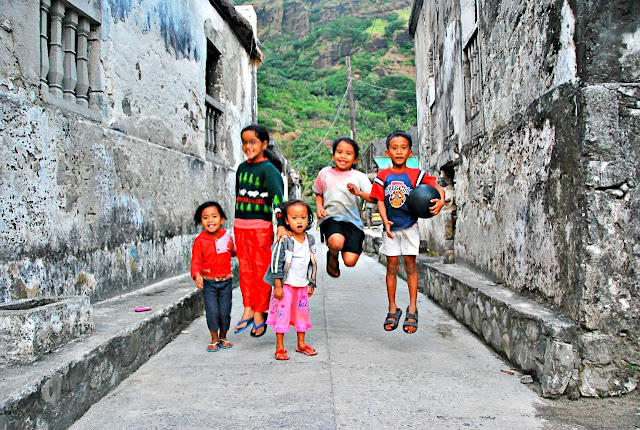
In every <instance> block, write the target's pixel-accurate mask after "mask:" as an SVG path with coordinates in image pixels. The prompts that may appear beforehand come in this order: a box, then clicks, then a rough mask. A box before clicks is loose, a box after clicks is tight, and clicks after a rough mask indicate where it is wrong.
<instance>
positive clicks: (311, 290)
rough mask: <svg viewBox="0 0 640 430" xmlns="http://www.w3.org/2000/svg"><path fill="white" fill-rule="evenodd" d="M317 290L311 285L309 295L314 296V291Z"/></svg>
mask: <svg viewBox="0 0 640 430" xmlns="http://www.w3.org/2000/svg"><path fill="white" fill-rule="evenodd" d="M315 290H316V287H314V286H313V285H309V297H311V296H313V292H314V291H315Z"/></svg>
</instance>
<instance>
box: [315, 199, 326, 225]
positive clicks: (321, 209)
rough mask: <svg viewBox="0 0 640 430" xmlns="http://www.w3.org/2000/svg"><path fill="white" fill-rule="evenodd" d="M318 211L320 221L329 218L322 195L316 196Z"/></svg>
mask: <svg viewBox="0 0 640 430" xmlns="http://www.w3.org/2000/svg"><path fill="white" fill-rule="evenodd" d="M316 209H317V211H316V215H318V219H322V218H325V217H326V216H327V211H326V210H325V208H324V197H322V194H316Z"/></svg>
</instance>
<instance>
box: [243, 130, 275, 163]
mask: <svg viewBox="0 0 640 430" xmlns="http://www.w3.org/2000/svg"><path fill="white" fill-rule="evenodd" d="M268 144H269V142H267V141H266V140H265V141H262V142H261V141H260V139H258V136H257V135H256V132H255V131H253V130H246V131H245V132H244V133H242V150H243V151H244V153H245V155H246V156H247V159H248V160H249V161H252V162H256V161H260V160H262V159H263V158H264V150H265V149H267V145H268Z"/></svg>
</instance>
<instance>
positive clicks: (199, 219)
mask: <svg viewBox="0 0 640 430" xmlns="http://www.w3.org/2000/svg"><path fill="white" fill-rule="evenodd" d="M211 206H215V207H216V209H218V213H219V214H220V218H224V219H227V216H226V215H225V213H224V211H223V210H222V206H220V204H219V203H218V202H204V203H203V204H201V205H200V206H198V209H196V213H195V214H194V215H193V222H195V223H196V225H200V223H201V222H202V212H203V211H204V210H205V209H206V208H208V207H211Z"/></svg>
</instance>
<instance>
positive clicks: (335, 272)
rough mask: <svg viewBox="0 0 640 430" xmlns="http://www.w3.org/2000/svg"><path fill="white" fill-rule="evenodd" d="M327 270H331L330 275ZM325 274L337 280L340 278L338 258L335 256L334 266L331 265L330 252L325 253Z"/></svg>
mask: <svg viewBox="0 0 640 430" xmlns="http://www.w3.org/2000/svg"><path fill="white" fill-rule="evenodd" d="M329 270H331V272H333V273H331V272H330V271H329ZM327 273H328V274H329V276H331V277H332V278H337V277H339V276H340V261H339V260H338V256H337V255H336V264H331V251H327Z"/></svg>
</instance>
